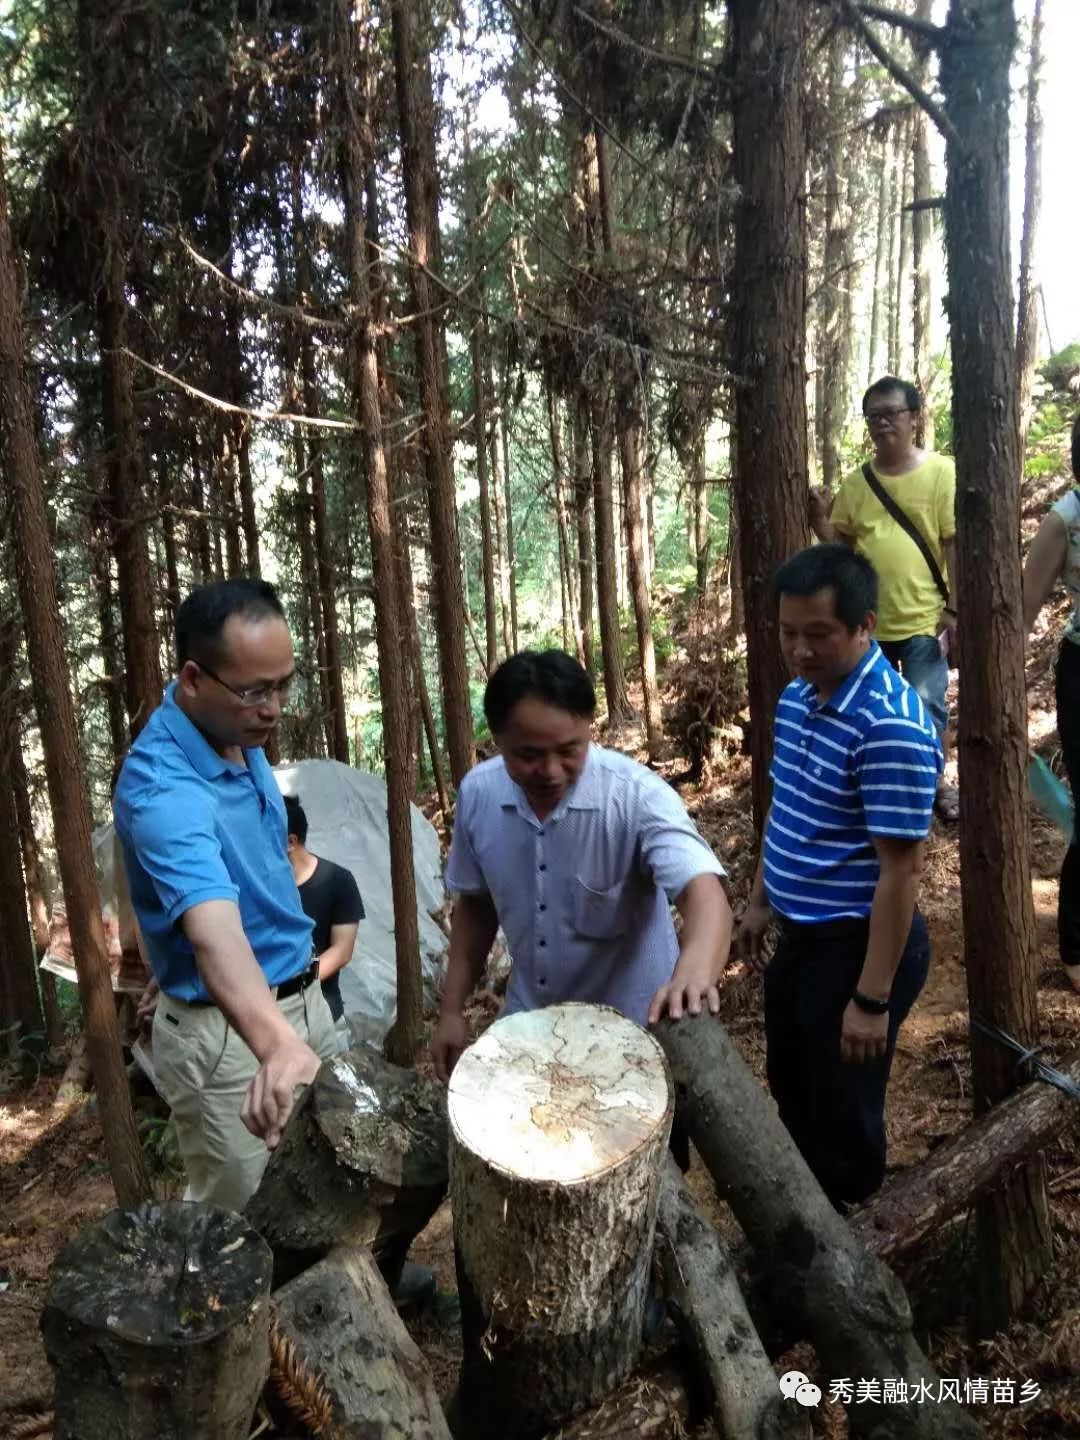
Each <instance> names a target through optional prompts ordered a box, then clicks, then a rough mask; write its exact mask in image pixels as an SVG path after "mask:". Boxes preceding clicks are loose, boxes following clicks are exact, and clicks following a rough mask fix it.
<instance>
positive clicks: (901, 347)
mask: <svg viewBox="0 0 1080 1440" xmlns="http://www.w3.org/2000/svg"><path fill="white" fill-rule="evenodd" d="M896 138H897V145H898V148H899V160H898V164H899V166H900V177H901V179H900V217H899V227H900V237H899V242H898V245H897V252H896V293H895V297H894V300H893V316H894V325H895V331H896V335H895V339H896V364H897V367H898V368H897V369H895V370H894V371H893V374H894V375H901V376H902V375H903V374H904V373H905V371H906V368H907V367H906V363H905V361H906V352H907V341H906V334H907V330H906V326H905V324H904V316H905V315H906V313H907V307H906V303H905V297H906V296H907V295H909V294H910V293H911V292H910V291H909V289H908V283H907V281H908V251H909V249H910V243H909V242H910V237H911V209H910V203H911V168H910V166H909V165H908V160H909V158H910V157H911V143H910V139H909V135H908V122H907V121H906V120H905V121H904V122H903V123H902V124H901V126H900V130H899V133H898V134H897V137H896Z"/></svg>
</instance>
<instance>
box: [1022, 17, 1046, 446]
mask: <svg viewBox="0 0 1080 1440" xmlns="http://www.w3.org/2000/svg"><path fill="white" fill-rule="evenodd" d="M1042 39H1043V0H1035V10H1034V13H1033V15H1032V17H1031V48H1030V53H1029V56H1028V75H1027V119H1026V122H1025V132H1024V133H1025V140H1024V227H1023V231H1022V233H1021V236H1020V284H1019V292H1020V293H1019V299H1018V301H1017V311H1016V424H1017V429H1018V431H1019V434H1020V447H1019V448H1020V460H1021V463H1022V462H1023V458H1024V446H1025V444H1026V441H1027V432H1028V426H1029V425H1030V424H1031V387H1032V385H1033V383H1034V380H1035V361H1036V359H1037V358H1038V349H1039V312H1038V306H1037V300H1038V285H1037V283H1036V276H1035V245H1036V240H1037V237H1038V232H1039V213H1040V211H1041V209H1042V132H1043V119H1042V106H1041V105H1040V103H1039V88H1040V86H1041V84H1042V63H1043V49H1042Z"/></svg>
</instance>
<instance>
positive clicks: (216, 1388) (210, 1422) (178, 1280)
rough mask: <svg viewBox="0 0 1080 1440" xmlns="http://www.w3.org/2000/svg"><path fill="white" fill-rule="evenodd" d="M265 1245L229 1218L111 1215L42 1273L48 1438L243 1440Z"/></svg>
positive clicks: (263, 1363) (148, 1211) (261, 1376)
mask: <svg viewBox="0 0 1080 1440" xmlns="http://www.w3.org/2000/svg"><path fill="white" fill-rule="evenodd" d="M270 1270H271V1257H270V1251H269V1250H268V1249H267V1247H266V1245H265V1244H264V1242H263V1241H262V1240H260V1238H259V1236H258V1235H256V1234H255V1232H254V1231H253V1230H252V1229H250V1227H249V1226H248V1225H246V1224H245V1222H244V1221H243V1220H241V1218H240V1217H239V1216H238V1215H233V1214H232V1213H231V1212H230V1211H228V1210H219V1209H217V1208H216V1207H214V1206H211V1205H193V1204H189V1203H185V1202H183V1201H177V1200H174V1201H171V1202H169V1203H168V1204H166V1205H162V1206H160V1207H157V1206H153V1207H151V1206H145V1207H143V1208H141V1209H139V1210H137V1211H135V1212H130V1211H127V1212H125V1211H119V1210H114V1211H112V1212H111V1213H110V1214H109V1215H107V1216H106V1217H105V1219H104V1220H102V1221H100V1222H99V1223H98V1224H97V1225H95V1226H94V1227H93V1228H92V1229H90V1230H84V1231H83V1232H82V1234H81V1235H80V1236H79V1237H78V1238H77V1239H75V1240H73V1241H71V1243H70V1244H69V1245H67V1246H66V1247H65V1248H64V1249H63V1250H62V1251H61V1252H60V1254H59V1256H58V1257H57V1259H56V1260H55V1262H54V1263H53V1266H52V1269H51V1270H50V1272H49V1289H48V1294H47V1296H46V1300H45V1308H44V1311H43V1312H42V1316H41V1329H42V1334H43V1336H44V1339H45V1348H46V1351H47V1353H48V1356H49V1361H50V1363H51V1364H52V1367H53V1369H54V1370H55V1372H56V1419H55V1424H54V1431H53V1433H54V1435H55V1437H56V1440H145V1437H146V1436H147V1435H153V1436H155V1437H160V1440H187V1437H189V1436H193V1435H198V1436H199V1437H200V1440H204V1437H205V1440H247V1436H248V1434H249V1431H250V1429H251V1417H252V1414H253V1412H254V1409H255V1404H256V1401H257V1400H258V1398H259V1392H260V1391H261V1390H262V1387H263V1385H264V1383H265V1381H266V1377H267V1375H268V1373H269V1370H270V1352H269V1343H268V1336H269V1323H270Z"/></svg>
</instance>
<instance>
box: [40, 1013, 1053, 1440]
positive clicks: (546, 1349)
mask: <svg viewBox="0 0 1080 1440" xmlns="http://www.w3.org/2000/svg"><path fill="white" fill-rule="evenodd" d="M1061 1068H1062V1069H1063V1070H1064V1071H1065V1073H1066V1074H1068V1075H1069V1076H1071V1077H1072V1078H1074V1079H1080V1054H1078V1055H1074V1056H1071V1057H1069V1059H1068V1060H1067V1061H1065V1062H1063V1064H1062V1067H1061ZM673 1082H674V1083H673ZM676 1092H677V1093H678V1095H679V1097H680V1105H681V1107H682V1110H683V1112H684V1113H685V1118H686V1122H687V1124H688V1127H689V1130H690V1133H691V1136H692V1138H693V1140H694V1143H695V1145H696V1147H697V1149H698V1151H699V1153H700V1154H701V1156H702V1159H703V1160H704V1162H705V1164H706V1166H707V1167H708V1169H709V1171H710V1173H711V1175H712V1177H713V1179H714V1180H715V1182H716V1184H717V1187H718V1190H719V1192H720V1194H721V1195H722V1196H723V1198H724V1199H725V1200H726V1201H727V1202H728V1204H729V1205H730V1207H731V1209H732V1211H733V1212H734V1214H735V1216H736V1218H737V1219H738V1221H739V1222H740V1224H741V1225H742V1228H743V1230H744V1232H745V1235H746V1238H747V1241H748V1242H749V1244H750V1246H751V1247H752V1250H753V1253H754V1257H755V1260H756V1264H757V1289H759V1290H764V1291H766V1292H767V1293H768V1296H769V1298H770V1300H771V1302H772V1305H773V1308H774V1309H779V1310H780V1311H781V1312H782V1313H783V1316H784V1320H785V1332H786V1333H785V1343H788V1342H790V1341H791V1340H794V1339H796V1338H805V1339H808V1340H810V1341H811V1342H812V1344H813V1345H814V1348H815V1351H816V1353H817V1356H818V1360H819V1362H820V1364H821V1366H822V1369H823V1372H824V1373H825V1374H828V1375H832V1376H842V1375H856V1376H863V1377H866V1378H879V1379H884V1378H886V1377H895V1378H897V1379H904V1380H906V1381H907V1382H908V1384H909V1386H913V1385H917V1384H918V1383H919V1382H920V1381H921V1382H923V1383H924V1384H926V1385H929V1386H931V1387H936V1381H937V1377H936V1376H935V1375H934V1373H933V1371H932V1369H931V1367H930V1365H929V1363H928V1362H927V1360H926V1357H925V1356H924V1355H923V1353H922V1352H921V1350H920V1349H919V1347H918V1345H917V1344H916V1342H915V1340H914V1337H913V1335H912V1330H911V1313H910V1308H909V1306H908V1302H907V1297H906V1295H905V1294H904V1291H903V1289H902V1287H901V1285H900V1283H899V1281H898V1280H897V1279H896V1277H895V1276H894V1275H893V1274H892V1272H891V1271H890V1270H888V1269H887V1268H886V1267H885V1265H884V1264H883V1263H882V1259H883V1258H888V1259H890V1260H892V1259H895V1258H897V1257H903V1256H904V1255H907V1254H909V1253H910V1252H911V1251H912V1250H913V1249H915V1248H916V1247H917V1246H918V1245H919V1244H920V1243H921V1242H922V1241H923V1239H925V1237H926V1236H928V1235H929V1234H931V1233H932V1232H934V1231H935V1230H936V1229H937V1228H938V1227H939V1226H940V1225H941V1224H942V1223H943V1222H944V1221H945V1220H947V1219H948V1218H949V1217H950V1216H953V1215H956V1214H959V1213H960V1212H962V1211H963V1210H964V1209H965V1208H966V1207H967V1206H969V1205H970V1204H971V1202H972V1200H973V1198H975V1197H976V1196H977V1195H978V1194H980V1193H982V1191H984V1190H985V1189H986V1188H987V1187H988V1186H990V1185H991V1184H993V1182H994V1180H995V1179H996V1178H997V1177H998V1176H999V1175H1000V1174H1002V1173H1003V1172H1004V1171H1007V1170H1008V1168H1010V1167H1011V1166H1012V1165H1014V1164H1017V1163H1020V1162H1021V1161H1022V1160H1023V1159H1024V1158H1026V1157H1027V1156H1028V1155H1029V1154H1031V1153H1032V1152H1033V1151H1034V1150H1036V1149H1037V1148H1039V1146H1041V1145H1043V1144H1045V1143H1046V1142H1047V1141H1048V1140H1049V1139H1050V1138H1051V1137H1052V1136H1053V1134H1054V1133H1055V1132H1056V1130H1057V1129H1059V1128H1060V1126H1061V1125H1062V1124H1063V1123H1064V1121H1065V1119H1066V1117H1067V1115H1068V1114H1069V1113H1070V1111H1069V1106H1070V1104H1071V1102H1070V1100H1069V1099H1068V1097H1066V1096H1065V1095H1064V1094H1063V1093H1062V1092H1061V1091H1059V1090H1055V1089H1053V1088H1051V1087H1049V1086H1045V1085H1032V1086H1029V1087H1027V1088H1026V1089H1025V1090H1022V1091H1020V1092H1018V1093H1017V1094H1016V1095H1014V1096H1012V1097H1011V1098H1010V1099H1009V1100H1008V1101H1006V1102H1005V1103H1004V1104H1002V1105H1001V1106H999V1107H997V1108H996V1109H995V1110H993V1111H991V1112H990V1113H989V1114H987V1115H985V1116H983V1117H982V1118H981V1119H980V1120H979V1121H978V1122H977V1123H976V1124H974V1125H972V1126H971V1127H969V1129H968V1130H966V1131H964V1132H963V1133H962V1134H961V1135H959V1136H957V1137H956V1138H955V1139H954V1140H953V1141H951V1142H949V1143H948V1144H946V1145H943V1146H942V1147H940V1149H938V1150H937V1151H935V1152H934V1153H933V1154H932V1155H931V1156H930V1157H929V1159H928V1160H927V1161H926V1162H925V1163H924V1164H923V1165H921V1166H919V1167H915V1168H913V1169H911V1170H909V1171H906V1172H904V1173H903V1174H902V1175H900V1176H897V1177H896V1178H895V1179H894V1180H893V1181H891V1182H890V1183H889V1184H888V1185H887V1186H886V1187H885V1188H884V1189H883V1190H882V1191H881V1193H880V1194H879V1195H878V1196H877V1197H876V1198H875V1199H874V1200H873V1201H872V1202H870V1203H869V1204H868V1205H866V1206H865V1207H863V1208H862V1210H861V1211H859V1212H857V1213H856V1214H854V1215H853V1216H851V1217H849V1219H848V1220H845V1219H844V1218H842V1217H841V1216H840V1215H839V1214H837V1213H836V1212H835V1211H834V1210H833V1209H832V1207H831V1206H830V1205H829V1204H828V1202H827V1201H826V1200H825V1197H824V1195H823V1194H822V1193H821V1191H820V1189H819V1187H818V1186H817V1184H816V1182H815V1181H814V1179H813V1177H812V1176H811V1175H810V1173H809V1171H808V1170H807V1168H806V1166H805V1163H804V1162H803V1160H802V1159H801V1157H800V1156H799V1154H798V1152H797V1151H796V1149H795V1147H794V1145H793V1144H792V1142H791V1140H790V1138H789V1137H788V1135H787V1133H786V1131H785V1130H784V1129H783V1127H782V1126H781V1125H780V1122H779V1119H778V1117H777V1115H776V1112H775V1108H774V1107H773V1105H772V1102H771V1101H770V1100H769V1098H768V1096H767V1094H766V1093H765V1092H764V1090H763V1089H762V1088H761V1086H760V1085H759V1084H758V1082H757V1081H756V1080H755V1078H754V1077H753V1076H752V1075H751V1073H750V1072H749V1071H748V1070H747V1069H746V1067H745V1065H744V1064H743V1062H742V1061H741V1059H740V1057H739V1056H738V1054H737V1052H736V1051H735V1049H734V1047H733V1046H732V1044H731V1042H730V1040H729V1038H728V1036H727V1034H726V1032H725V1031H724V1029H723V1027H722V1026H721V1025H720V1023H719V1022H718V1021H716V1020H715V1019H713V1018H712V1017H710V1016H701V1017H698V1018H695V1019H684V1020H682V1021H681V1022H679V1023H678V1024H673V1023H671V1022H663V1023H662V1024H661V1025H660V1026H659V1027H658V1028H657V1030H656V1032H655V1035H650V1034H646V1033H645V1032H644V1031H642V1030H640V1029H638V1028H637V1027H636V1026H633V1025H630V1024H629V1022H627V1021H625V1020H624V1019H623V1018H622V1017H621V1016H619V1015H618V1014H617V1013H616V1012H614V1011H610V1010H607V1009H606V1008H605V1007H598V1006H584V1005H570V1006H557V1007H552V1008H551V1009H549V1010H546V1011H540V1012H534V1013H532V1014H529V1015H517V1016H512V1017H508V1018H507V1019H504V1020H502V1021H498V1022H496V1024H495V1025H494V1026H492V1027H491V1028H490V1029H489V1030H488V1031H487V1032H486V1035H485V1036H484V1038H483V1039H482V1040H481V1041H480V1042H478V1043H477V1045H476V1046H474V1047H473V1049H472V1050H471V1051H469V1052H467V1053H466V1055H465V1057H463V1059H462V1060H461V1062H459V1065H458V1067H457V1069H456V1071H455V1074H454V1077H453V1081H452V1084H451V1089H450V1094H449V1109H448V1107H447V1097H446V1092H444V1091H443V1090H442V1089H441V1087H438V1086H435V1085H434V1084H433V1083H432V1082H430V1081H427V1080H424V1079H423V1078H421V1077H419V1076H417V1075H415V1074H414V1073H412V1072H407V1071H401V1070H398V1069H397V1067H394V1066H390V1065H388V1064H387V1063H386V1062H385V1061H382V1060H381V1059H380V1058H379V1057H378V1056H375V1055H374V1054H371V1053H368V1052H364V1051H358V1052H354V1053H352V1054H350V1055H348V1056H345V1057H338V1058H337V1059H335V1060H333V1061H330V1062H328V1063H327V1064H326V1065H325V1066H324V1067H323V1070H322V1071H321V1072H320V1075H319V1077H318V1079H317V1080H316V1082H315V1084H314V1085H312V1086H311V1087H310V1088H309V1090H308V1092H307V1094H306V1095H305V1096H304V1097H303V1099H302V1101H301V1103H300V1104H299V1105H298V1106H297V1110H296V1113H295V1115H294V1117H293V1119H292V1120H291V1122H290V1126H289V1129H288V1131H287V1133H286V1136H285V1139H284V1141H283V1143H282V1146H281V1147H280V1148H279V1150H278V1152H276V1153H275V1155H274V1157H273V1158H272V1160H271V1164H270V1166H268V1169H267V1177H266V1179H265V1181H264V1183H263V1185H262V1186H261V1187H260V1190H259V1192H258V1194H257V1195H256V1196H255V1197H254V1199H253V1200H252V1202H251V1204H250V1206H249V1209H248V1211H247V1214H246V1216H245V1217H244V1218H243V1219H241V1217H239V1216H236V1215H232V1214H230V1213H228V1212H224V1211H218V1210H215V1209H212V1208H211V1207H206V1206H201V1205H183V1204H173V1205H165V1206H160V1207H144V1208H143V1209H141V1210H139V1211H135V1212H126V1213H121V1212H116V1213H114V1214H112V1215H110V1216H108V1217H106V1219H105V1220H104V1221H102V1222H100V1223H99V1224H98V1225H96V1226H94V1227H92V1228H91V1229H90V1230H88V1231H86V1232H85V1233H84V1234H83V1235H82V1236H80V1237H79V1238H78V1239H77V1240H76V1241H74V1242H72V1244H71V1245H69V1246H68V1247H67V1248H66V1249H65V1250H64V1251H63V1252H62V1254H61V1255H60V1257H59V1258H58V1260H57V1262H56V1265H55V1266H54V1269H53V1272H52V1276H51V1280H50V1287H49V1293H48V1300H47V1304H46V1308H45V1312H44V1315H43V1319H42V1328H43V1332H44V1335H45V1340H46V1347H47V1352H48V1354H49V1357H50V1360H51V1361H52V1363H53V1365H54V1367H55V1371H56V1411H55V1429H54V1432H53V1433H54V1435H55V1436H56V1437H59V1440H75V1437H78V1440H105V1437H106V1436H108V1437H109V1440H113V1437H118V1440H127V1437H130V1440H135V1437H137V1436H138V1437H140V1440H141V1437H143V1436H145V1435H149V1434H153V1435H155V1436H160V1437H162V1440H173V1437H175V1440H179V1437H180V1436H191V1435H195V1434H197V1435H199V1436H200V1437H207V1440H247V1436H248V1434H249V1429H250V1425H251V1420H252V1413H253V1410H254V1407H255V1403H256V1400H257V1397H258V1395H259V1392H260V1390H261V1389H262V1388H263V1385H264V1382H265V1381H266V1379H267V1374H268V1372H269V1373H270V1375H271V1384H270V1386H269V1387H268V1389H267V1392H266V1393H267V1396H268V1403H269V1404H271V1407H272V1409H273V1412H274V1414H275V1416H276V1417H277V1418H278V1419H279V1420H280V1429H279V1430H278V1431H277V1432H275V1433H278V1434H280V1435H282V1436H292V1437H298V1436H300V1435H308V1436H316V1437H322V1440H405V1437H410V1440H449V1437H450V1435H451V1434H453V1435H454V1436H455V1440H487V1437H490V1436H494V1435H498V1436H500V1437H502V1436H512V1437H514V1440H540V1437H542V1436H545V1437H557V1440H630V1437H632V1436H633V1437H651V1440H661V1437H669V1436H670V1437H672V1440H674V1437H676V1436H680V1435H682V1434H684V1433H685V1429H684V1427H685V1426H687V1425H689V1424H696V1423H697V1422H698V1421H699V1420H700V1419H701V1418H702V1417H703V1416H711V1419H712V1422H713V1427H714V1429H715V1433H716V1434H717V1436H718V1437H721V1440H805V1437H808V1436H809V1435H810V1433H811V1426H810V1412H809V1411H808V1409H807V1408H805V1407H803V1406H800V1405H799V1404H798V1403H796V1401H795V1400H794V1399H791V1398H788V1397H786V1396H784V1395H782V1394H781V1392H780V1388H779V1384H778V1380H777V1375H776V1371H775V1369H774V1366H773V1362H772V1358H771V1356H770V1351H769V1348H767V1343H763V1340H762V1335H763V1334H766V1332H765V1331H762V1332H761V1333H759V1330H758V1328H756V1324H755V1321H756V1320H757V1317H758V1315H759V1311H758V1309H757V1307H756V1304H755V1303H753V1302H754V1295H753V1294H751V1292H749V1291H748V1292H747V1294H748V1295H750V1296H751V1301H752V1303H751V1304H750V1305H749V1306H748V1304H747V1301H746V1300H745V1299H744V1297H743V1293H742V1291H741V1289H740V1285H739V1283H738V1279H737V1274H736V1267H735V1265H734V1264H733V1263H732V1259H731V1257H730V1256H729V1255H728V1253H727V1252H726V1250H725V1248H724V1245H723V1243H722V1242H721V1239H720V1236H719V1235H718V1234H717V1232H716V1231H715V1229H714V1228H713V1227H712V1226H711V1225H710V1224H709V1223H708V1221H707V1220H706V1219H705V1218H704V1216H703V1215H702V1214H701V1212H700V1211H699V1210H698V1208H697V1206H696V1205H695V1203H694V1200H693V1198H692V1197H691V1195H690V1193H689V1191H688V1190H687V1188H686V1186H685V1184H684V1182H683V1181H682V1178H681V1177H680V1175H679V1174H678V1171H677V1169H676V1168H675V1167H674V1166H673V1165H672V1164H671V1162H670V1160H668V1159H666V1157H665V1146H666V1142H667V1138H668V1134H669V1130H670V1125H671V1116H672V1104H673V1095H674V1094H675V1093H676ZM448 1182H449V1185H450V1192H451V1199H452V1204H453V1210H454V1225H455V1242H456V1254H457V1266H458V1279H459V1291H460V1296H461V1305H462V1340H463V1363H462V1371H461V1383H460V1387H459V1392H458V1395H457V1396H456V1399H455V1402H454V1404H453V1406H452V1407H451V1410H450V1414H451V1417H452V1419H451V1422H450V1423H449V1424H448V1421H447V1418H444V1414H443V1411H442V1409H441V1408H440V1405H439V1401H438V1396H437V1394H436V1390H435V1386H434V1383H433V1381H432V1377H431V1374H430V1371H429V1370H428V1367H427V1365H426V1363H425V1361H424V1359H423V1357H422V1355H421V1354H420V1352H419V1350H418V1349H417V1348H416V1346H415V1344H414V1343H413V1341H412V1340H411V1339H410V1338H409V1335H408V1334H407V1332H406V1331H405V1329H404V1327H403V1325H402V1322H401V1319H400V1317H399V1315H398V1313H397V1309H396V1307H395V1305H394V1301H393V1299H392V1296H391V1290H390V1288H389V1287H388V1284H387V1270H388V1268H389V1270H390V1275H389V1278H390V1281H391V1284H392V1281H393V1269H394V1266H395V1265H396V1263H397V1262H399V1261H400V1259H401V1258H402V1257H403V1255H404V1253H405V1250H406V1249H407V1247H408V1244H409V1242H410V1240H411V1239H412V1238H413V1236H414V1235H415V1234H416V1233H417V1232H418V1231H419V1229H420V1228H422V1226H423V1225H424V1224H425V1223H426V1221H427V1219H428V1218H429V1217H430V1215H431V1214H432V1213H433V1211H434V1209H435V1208H436V1207H437V1205H438V1204H439V1203H440V1201H441V1199H442V1197H443V1196H444V1194H445V1193H446V1190H447V1185H448ZM257 1232H258V1233H257ZM654 1237H655V1248H654ZM271 1247H272V1250H273V1255H272V1254H271ZM388 1258H389V1260H390V1262H391V1263H390V1265H389V1267H388ZM274 1261H276V1262H277V1263H276V1265H274V1264H273V1262H274ZM272 1268H273V1269H274V1270H275V1272H276V1274H277V1275H278V1277H279V1281H280V1282H281V1283H280V1284H279V1286H278V1288H276V1289H275V1290H274V1292H273V1294H272V1295H271V1293H270V1291H271V1269H272ZM657 1289H659V1291H660V1292H661V1293H662V1295H663V1298H664V1300H665V1301H666V1303H667V1307H668V1313H669V1315H670V1316H671V1318H672V1319H674V1321H675V1322H676V1325H677V1329H678V1334H679V1336H680V1337H681V1343H680V1344H679V1345H677V1346H676V1347H674V1348H671V1337H672V1332H671V1330H670V1327H669V1328H668V1329H667V1330H665V1331H664V1332H663V1334H664V1336H666V1337H667V1339H666V1344H667V1346H668V1348H667V1349H666V1350H663V1351H662V1353H658V1352H657V1351H656V1350H655V1349H651V1348H650V1346H649V1344H648V1343H646V1339H645V1337H646V1332H647V1330H648V1328H649V1327H648V1325H647V1316H648V1315H649V1314H650V1312H654V1311H655V1308H656V1300H657ZM771 1339H772V1337H771V1336H767V1341H768V1343H769V1344H771ZM775 1353H776V1352H775V1350H774V1351H773V1354H775ZM848 1414H849V1425H850V1433H851V1434H852V1435H853V1436H854V1437H859V1436H870V1435H873V1436H874V1437H875V1440H909V1437H915V1440H923V1437H925V1440H930V1437H933V1440H966V1437H970V1436H974V1435H977V1434H979V1433H981V1432H980V1430H979V1426H978V1423H977V1421H976V1420H975V1419H974V1418H973V1417H972V1415H971V1414H970V1413H969V1412H967V1411H964V1410H963V1409H962V1408H961V1407H959V1406H957V1405H952V1404H949V1403H945V1404H934V1405H932V1406H931V1405H923V1406H920V1405H916V1404H907V1405H905V1404H902V1403H893V1404H889V1405H887V1406H884V1405H881V1406H872V1405H866V1406H852V1407H851V1409H850V1411H849V1412H848Z"/></svg>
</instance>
